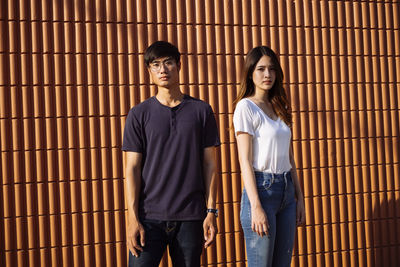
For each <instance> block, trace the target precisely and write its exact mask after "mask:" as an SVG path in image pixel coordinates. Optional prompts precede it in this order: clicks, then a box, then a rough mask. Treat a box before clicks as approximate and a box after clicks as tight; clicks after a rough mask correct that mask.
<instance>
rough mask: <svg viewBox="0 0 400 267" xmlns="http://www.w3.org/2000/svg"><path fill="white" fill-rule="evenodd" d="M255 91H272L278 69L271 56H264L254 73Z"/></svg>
mask: <svg viewBox="0 0 400 267" xmlns="http://www.w3.org/2000/svg"><path fill="white" fill-rule="evenodd" d="M252 78H253V83H254V87H255V90H264V91H268V90H270V89H271V88H272V87H273V86H274V83H275V80H276V68H275V66H274V65H273V63H272V60H271V58H270V57H269V56H262V57H261V58H260V60H259V61H258V62H257V65H256V67H255V68H254V71H253V75H252Z"/></svg>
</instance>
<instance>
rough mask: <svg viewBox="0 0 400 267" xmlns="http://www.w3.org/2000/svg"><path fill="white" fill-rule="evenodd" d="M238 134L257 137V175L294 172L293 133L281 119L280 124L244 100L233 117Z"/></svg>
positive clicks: (255, 146)
mask: <svg viewBox="0 0 400 267" xmlns="http://www.w3.org/2000/svg"><path fill="white" fill-rule="evenodd" d="M233 125H234V127H235V134H236V135H237V132H245V133H248V134H250V135H252V137H253V168H254V170H255V171H261V172H270V173H277V174H280V173H283V172H287V171H289V170H290V169H291V168H292V165H291V164H290V160H289V147H290V138H291V131H290V128H289V127H288V126H287V125H286V123H284V122H283V121H282V120H281V119H280V118H278V119H277V120H276V121H274V120H272V119H271V118H270V117H268V116H267V115H266V114H265V113H264V111H263V110H262V109H261V108H260V107H258V106H257V105H256V104H255V103H254V102H253V101H251V100H250V99H248V98H243V99H242V100H240V101H239V102H238V103H237V105H236V109H235V112H234V114H233Z"/></svg>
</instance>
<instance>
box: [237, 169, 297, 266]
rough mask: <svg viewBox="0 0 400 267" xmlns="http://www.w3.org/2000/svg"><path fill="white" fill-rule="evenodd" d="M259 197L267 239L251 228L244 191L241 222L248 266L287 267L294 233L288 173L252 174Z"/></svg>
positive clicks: (290, 182)
mask: <svg viewBox="0 0 400 267" xmlns="http://www.w3.org/2000/svg"><path fill="white" fill-rule="evenodd" d="M255 178H256V183H257V191H258V196H259V198H260V201H261V204H262V207H263V209H264V211H265V213H266V214H267V218H268V223H269V234H268V236H263V237H260V236H259V235H257V233H256V232H253V231H252V229H251V207H250V201H249V198H248V196H247V193H246V190H243V194H242V201H241V209H240V221H241V224H242V228H243V232H244V237H245V240H246V251H247V263H248V266H249V267H264V266H265V267H271V266H273V267H278V266H279V267H283V266H285V267H289V266H290V262H291V260H292V251H293V244H294V237H295V232H296V200H295V190H294V185H293V181H292V178H291V176H290V172H286V173H283V174H271V173H263V172H255Z"/></svg>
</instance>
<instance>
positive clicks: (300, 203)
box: [289, 147, 306, 226]
mask: <svg viewBox="0 0 400 267" xmlns="http://www.w3.org/2000/svg"><path fill="white" fill-rule="evenodd" d="M289 158H290V164H291V165H292V169H291V170H290V174H291V176H292V180H293V183H294V187H295V191H296V200H297V209H296V214H297V216H296V217H297V225H298V226H299V225H303V224H304V223H305V221H306V213H305V208H304V196H303V192H302V191H301V187H300V182H299V178H298V176H297V171H296V169H297V168H296V163H295V162H294V157H293V149H292V147H290V148H289Z"/></svg>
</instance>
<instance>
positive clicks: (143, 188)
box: [122, 41, 220, 267]
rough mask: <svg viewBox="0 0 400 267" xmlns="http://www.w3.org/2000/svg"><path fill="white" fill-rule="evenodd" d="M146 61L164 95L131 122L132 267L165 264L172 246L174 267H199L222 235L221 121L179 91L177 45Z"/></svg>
mask: <svg viewBox="0 0 400 267" xmlns="http://www.w3.org/2000/svg"><path fill="white" fill-rule="evenodd" d="M144 60H145V64H146V66H147V69H148V72H149V75H150V77H151V79H152V81H153V83H155V84H156V85H157V87H158V92H157V95H156V96H153V97H151V98H149V99H147V100H145V101H143V102H142V103H140V104H139V105H137V106H135V107H133V108H132V109H131V110H130V111H129V114H128V117H127V119H126V124H125V131H124V140H123V146H122V150H124V151H125V152H126V159H127V161H126V169H125V175H126V191H125V197H126V203H127V205H128V225H127V246H128V248H129V251H130V253H129V266H146V267H147V266H158V265H159V263H160V261H161V257H162V255H163V253H164V251H165V250H166V247H167V246H169V253H170V257H171V260H172V262H173V264H174V266H200V255H201V252H202V248H203V246H204V247H208V246H209V245H210V244H211V243H212V242H213V241H214V239H215V236H216V233H217V227H216V216H217V210H216V209H215V208H216V203H215V201H216V199H215V198H216V179H215V147H216V146H219V145H220V141H219V137H218V130H217V125H216V121H215V117H214V114H213V111H212V109H211V107H210V105H208V104H206V103H205V102H203V101H201V100H198V99H195V98H192V97H190V96H188V95H184V94H183V93H182V92H181V91H180V89H179V70H180V66H181V65H180V53H179V51H178V49H177V48H176V47H175V46H173V45H172V44H170V43H168V42H163V41H158V42H155V43H153V44H152V45H151V46H150V47H148V48H147V49H146V51H145V54H144ZM203 238H204V240H205V241H203Z"/></svg>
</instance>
